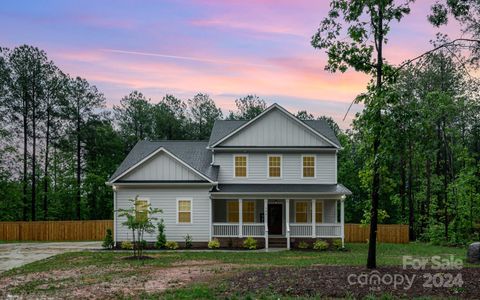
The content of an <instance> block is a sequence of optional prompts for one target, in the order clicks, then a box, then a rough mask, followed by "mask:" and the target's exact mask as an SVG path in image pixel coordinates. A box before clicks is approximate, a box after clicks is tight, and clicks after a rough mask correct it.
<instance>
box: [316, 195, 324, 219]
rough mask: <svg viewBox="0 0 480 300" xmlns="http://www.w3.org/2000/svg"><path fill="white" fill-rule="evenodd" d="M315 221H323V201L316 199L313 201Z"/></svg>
mask: <svg viewBox="0 0 480 300" xmlns="http://www.w3.org/2000/svg"><path fill="white" fill-rule="evenodd" d="M315 222H317V223H323V201H322V200H317V202H316V203H315Z"/></svg>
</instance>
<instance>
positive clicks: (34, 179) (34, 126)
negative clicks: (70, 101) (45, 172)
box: [31, 83, 37, 221]
mask: <svg viewBox="0 0 480 300" xmlns="http://www.w3.org/2000/svg"><path fill="white" fill-rule="evenodd" d="M34 84H35V83H34ZM36 104H37V103H36V101H35V88H33V93H32V202H31V210H32V221H35V220H36V215H37V213H36V197H37V174H36V170H37V116H36V111H37V108H36Z"/></svg>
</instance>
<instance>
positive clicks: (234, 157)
mask: <svg viewBox="0 0 480 300" xmlns="http://www.w3.org/2000/svg"><path fill="white" fill-rule="evenodd" d="M236 157H246V159H247V163H246V166H245V168H246V172H245V176H237V174H236V166H235V160H236ZM248 161H249V157H248V154H234V155H233V174H232V175H233V178H248Z"/></svg>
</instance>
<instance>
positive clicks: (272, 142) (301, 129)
mask: <svg viewBox="0 0 480 300" xmlns="http://www.w3.org/2000/svg"><path fill="white" fill-rule="evenodd" d="M220 145H221V146H244V147H245V146H297V147H301V146H331V144H329V143H328V142H327V141H325V140H324V139H323V138H321V137H319V136H318V135H317V134H315V133H313V132H312V131H311V130H309V129H308V128H305V126H302V124H299V123H298V122H296V121H295V120H293V119H292V118H290V117H288V116H286V115H285V114H284V113H283V112H281V111H279V110H278V109H273V110H271V111H270V112H268V113H267V114H265V115H264V116H263V117H261V118H260V119H258V120H257V121H255V122H254V123H252V124H251V125H250V126H248V127H246V128H244V129H243V130H241V131H239V132H238V133H237V134H235V135H232V136H231V137H230V138H228V139H226V140H225V141H224V142H223V143H221V144H220Z"/></svg>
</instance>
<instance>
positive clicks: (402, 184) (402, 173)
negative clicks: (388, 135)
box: [399, 149, 407, 222]
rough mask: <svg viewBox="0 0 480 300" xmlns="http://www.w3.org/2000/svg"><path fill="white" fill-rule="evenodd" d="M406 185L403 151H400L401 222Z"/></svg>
mask: <svg viewBox="0 0 480 300" xmlns="http://www.w3.org/2000/svg"><path fill="white" fill-rule="evenodd" d="M406 185H407V176H406V172H405V157H404V151H403V149H402V152H401V153H400V189H399V193H400V202H401V206H402V207H401V210H402V222H403V221H404V220H405V219H406V213H405V212H406V209H405V206H406V201H405V198H406V193H405V186H406Z"/></svg>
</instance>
